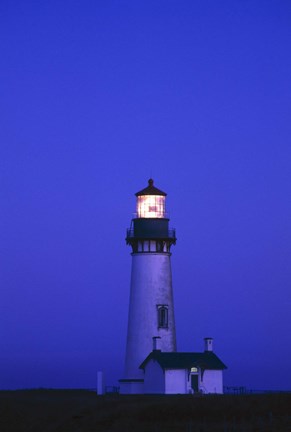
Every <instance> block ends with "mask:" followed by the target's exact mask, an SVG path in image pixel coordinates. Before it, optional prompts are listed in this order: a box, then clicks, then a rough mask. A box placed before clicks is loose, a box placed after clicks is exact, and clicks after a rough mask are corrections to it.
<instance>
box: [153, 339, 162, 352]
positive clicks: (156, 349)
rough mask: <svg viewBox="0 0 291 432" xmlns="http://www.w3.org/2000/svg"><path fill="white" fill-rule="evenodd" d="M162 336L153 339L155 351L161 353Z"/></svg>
mask: <svg viewBox="0 0 291 432" xmlns="http://www.w3.org/2000/svg"><path fill="white" fill-rule="evenodd" d="M159 339H161V336H154V337H153V351H158V350H159V351H160V341H159Z"/></svg>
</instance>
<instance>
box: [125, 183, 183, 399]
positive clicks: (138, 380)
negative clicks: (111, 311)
mask: <svg viewBox="0 0 291 432" xmlns="http://www.w3.org/2000/svg"><path fill="white" fill-rule="evenodd" d="M135 195H136V197H137V202H136V215H135V217H134V218H133V219H132V221H131V226H130V228H129V229H128V230H127V236H126V243H127V244H128V245H130V246H131V248H132V254H131V255H132V268H131V286H130V301H129V315H128V329H127V344H126V358H125V375H124V378H123V379H121V380H120V392H121V393H124V394H125V393H135V394H136V393H143V384H144V371H143V370H141V369H139V366H140V365H141V363H142V362H143V361H144V360H145V358H146V357H147V356H148V354H149V353H150V352H151V351H152V349H153V338H154V342H155V349H157V348H159V349H161V350H162V351H163V352H174V351H176V329H175V318H174V304H173V290H172V271H171V260H170V257H171V252H170V249H171V246H172V245H173V244H175V243H176V234H175V230H173V229H169V219H168V218H167V216H166V205H165V204H166V202H165V201H166V195H167V194H166V193H165V192H162V191H161V190H159V189H157V188H156V187H155V186H154V182H153V180H152V179H150V180H149V182H148V186H147V187H146V188H145V189H143V190H141V191H140V192H137V193H136V194H135ZM157 342H158V343H159V346H157Z"/></svg>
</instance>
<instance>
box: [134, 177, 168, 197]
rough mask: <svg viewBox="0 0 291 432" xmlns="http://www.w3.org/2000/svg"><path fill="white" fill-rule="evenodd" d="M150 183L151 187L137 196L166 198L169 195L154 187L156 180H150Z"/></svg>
mask: <svg viewBox="0 0 291 432" xmlns="http://www.w3.org/2000/svg"><path fill="white" fill-rule="evenodd" d="M148 183H149V185H148V186H147V187H146V188H145V189H142V190H141V191H139V192H137V193H136V194H135V196H140V195H161V196H166V195H167V194H166V192H163V191H161V190H160V189H158V188H156V187H155V186H154V180H153V179H152V178H150V179H149V181H148Z"/></svg>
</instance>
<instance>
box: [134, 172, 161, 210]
mask: <svg viewBox="0 0 291 432" xmlns="http://www.w3.org/2000/svg"><path fill="white" fill-rule="evenodd" d="M148 183H149V184H148V187H146V188H145V189H143V190H141V191H140V192H137V193H136V197H137V201H136V213H137V217H138V218H165V217H166V203H165V201H166V195H167V194H166V193H165V192H162V191H161V190H159V189H157V188H156V187H155V186H154V181H153V180H152V179H150V180H149V182H148Z"/></svg>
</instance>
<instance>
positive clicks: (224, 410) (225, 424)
mask: <svg viewBox="0 0 291 432" xmlns="http://www.w3.org/2000/svg"><path fill="white" fill-rule="evenodd" d="M0 431H1V432H49V431H50V432H51V431H56V432H80V431H82V432H89V431H90V432H91V431H92V432H93V431H94V432H96V431H97V432H98V431H102V432H103V431H104V432H107V431H108V432H109V431H110V432H164V431H165V432H196V431H197V432H208V431H209V432H210V431H211V432H212V431H213V432H216V431H223V432H230V431H232V432H236V431H239V432H249V431H264V432H268V431H276V432H277V431H278V432H281V431H282V432H283V431H284V432H287V431H290V432H291V394H283V393H277V394H262V395H221V396H218V395H207V396H190V395H189V396H182V395H177V396H121V395H105V396H96V394H95V393H93V392H90V391H85V390H84V391H82V390H25V391H0Z"/></svg>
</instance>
